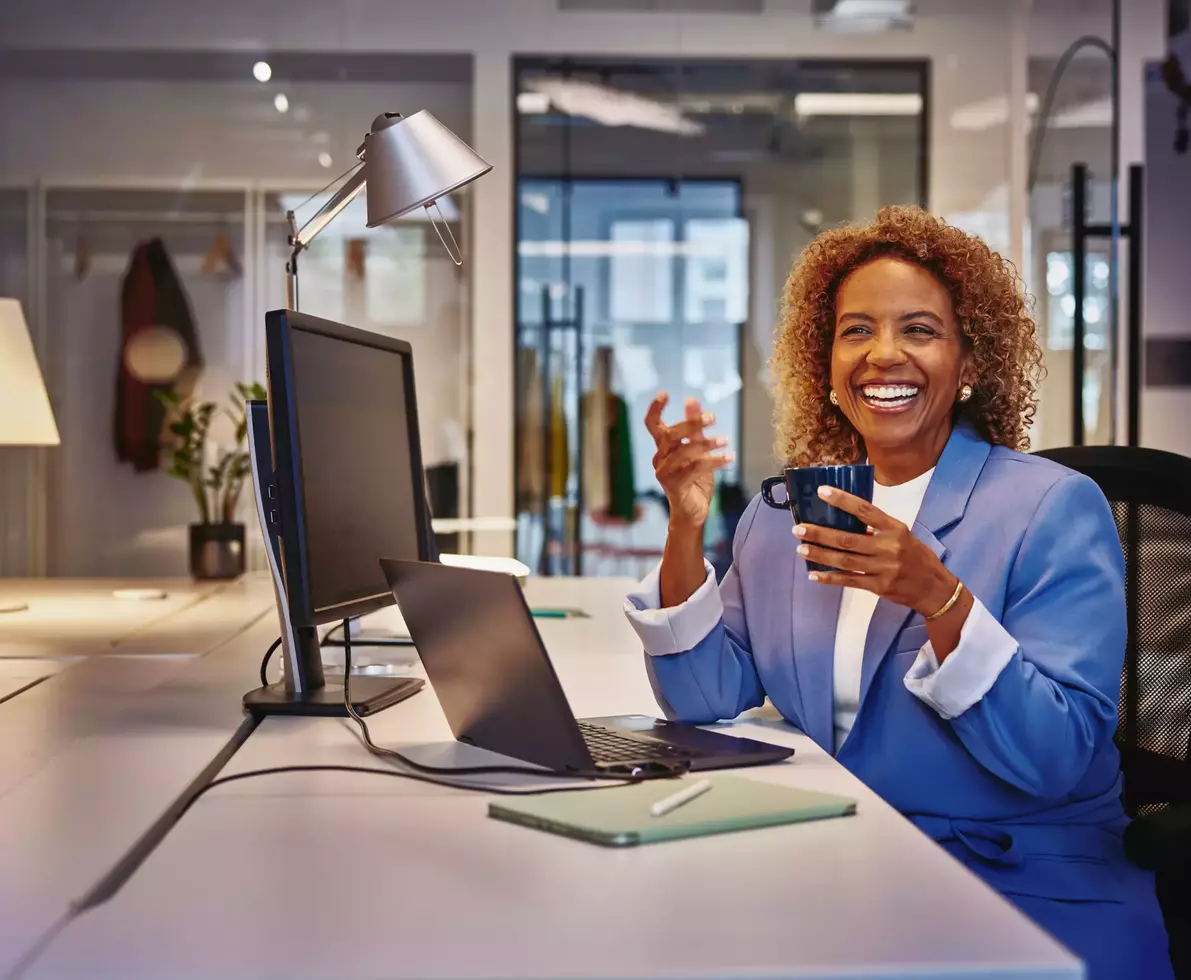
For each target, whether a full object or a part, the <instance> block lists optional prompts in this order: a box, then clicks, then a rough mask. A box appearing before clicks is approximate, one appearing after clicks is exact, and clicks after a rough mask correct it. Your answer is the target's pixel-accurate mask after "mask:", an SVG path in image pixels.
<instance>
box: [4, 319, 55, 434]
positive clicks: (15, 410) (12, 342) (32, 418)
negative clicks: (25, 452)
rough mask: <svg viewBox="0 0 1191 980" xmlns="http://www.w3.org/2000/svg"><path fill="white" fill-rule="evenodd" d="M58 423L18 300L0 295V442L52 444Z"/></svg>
mask: <svg viewBox="0 0 1191 980" xmlns="http://www.w3.org/2000/svg"><path fill="white" fill-rule="evenodd" d="M56 445H58V426H57V425H56V424H55V423H54V413H53V410H52V409H51V408H50V399H49V396H48V395H47V394H46V390H45V382H44V381H43V380H42V376H41V369H40V368H39V367H38V366H37V355H36V354H35V353H34V351H33V341H32V339H31V338H30V336H29V327H28V325H27V324H26V323H25V315H24V313H23V312H22V311H21V304H20V303H18V302H17V301H16V300H15V299H3V298H0V446H56Z"/></svg>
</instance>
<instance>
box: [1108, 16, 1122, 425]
mask: <svg viewBox="0 0 1191 980" xmlns="http://www.w3.org/2000/svg"><path fill="white" fill-rule="evenodd" d="M1110 40H1111V41H1112V64H1111V65H1110V66H1109V67H1110V69H1111V79H1110V85H1111V90H1110V91H1111V100H1112V127H1111V129H1110V137H1109V138H1110V140H1111V141H1112V145H1111V146H1110V147H1109V161H1110V162H1109V174H1108V193H1109V197H1110V204H1109V207H1110V209H1111V210H1110V214H1109V225H1110V227H1111V229H1112V231H1111V234H1112V240H1111V242H1110V244H1109V249H1110V252H1109V261H1108V317H1107V319H1108V324H1107V326H1108V351H1109V356H1108V361H1109V379H1110V384H1111V386H1112V387H1111V391H1112V400H1111V406H1112V407H1111V411H1110V412H1109V418H1110V419H1111V420H1112V425H1111V426H1110V433H1109V443H1110V444H1115V443H1116V441H1117V433H1118V432H1119V431H1120V429H1119V428H1118V426H1117V417H1118V414H1119V413H1118V412H1117V405H1118V404H1119V402H1118V401H1117V391H1118V389H1117V385H1118V384H1119V378H1120V374H1121V372H1120V361H1121V354H1120V351H1121V337H1120V324H1121V190H1120V188H1121V0H1113V2H1112V37H1111V38H1110Z"/></svg>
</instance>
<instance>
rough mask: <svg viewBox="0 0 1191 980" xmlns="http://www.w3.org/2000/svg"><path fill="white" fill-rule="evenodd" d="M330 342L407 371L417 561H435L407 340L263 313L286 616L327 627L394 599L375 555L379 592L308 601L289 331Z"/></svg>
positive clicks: (285, 313) (287, 313)
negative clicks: (374, 354) (378, 354)
mask: <svg viewBox="0 0 1191 980" xmlns="http://www.w3.org/2000/svg"><path fill="white" fill-rule="evenodd" d="M295 330H300V331H304V332H306V333H313V334H318V335H321V336H324V337H330V338H332V339H335V340H339V341H343V342H345V343H350V344H356V345H358V346H362V347H369V348H372V349H374V350H381V351H385V352H386V353H390V354H398V355H401V357H402V364H403V370H404V374H405V418H406V426H407V428H408V438H409V451H410V461H411V463H412V466H411V470H412V473H413V480H414V485H413V487H412V488H411V490H412V499H413V502H414V508H415V510H416V511H417V515H416V520H417V528H418V532H417V533H418V556H419V560H421V561H432V560H434V558H435V555H434V551H433V549H432V542H431V541H430V520H429V514H428V511H427V506H428V505H427V502H426V491H425V476H424V471H423V466H422V443H421V437H420V434H419V428H418V399H417V390H416V387H415V383H414V359H413V348H412V347H411V346H410V344H409V343H408V342H407V341H404V340H398V339H397V338H395V337H386V336H384V335H382V334H377V333H372V332H370V331H367V330H360V329H358V328H356V327H349V326H347V325H346V324H343V323H336V322H335V321H333V320H324V319H322V318H321V317H315V316H310V315H309V314H307V313H298V312H295V311H293V310H273V311H270V312H268V313H266V314H265V352H266V387H267V391H268V398H269V438H270V442H271V444H272V450H273V463H274V473H275V482H276V485H277V496H278V505H279V506H278V510H279V514H278V525H279V527H280V537H281V560H282V574H283V576H284V578H285V590H286V596H287V599H288V601H289V604H290V611H291V615H292V616H293V617H294V621H295V623H296V624H298V625H303V626H318V625H322V624H324V623H332V622H337V621H340V620H344V619H350V618H354V617H356V616H363V615H365V614H366V613H369V612H373V611H375V610H377V609H381V608H383V607H385V606H390V605H393V604H394V602H395V601H396V600H395V599H394V598H393V593H392V591H391V590H390V589H389V588H388V587H387V585H384V583H385V579H384V575H383V573H381V570H380V561H379V559H380V558H381V557H389V556H387V555H385V556H381V555H378V556H377V558H378V560H377V573H378V575H379V581H380V583H381V584H382V586H384V587H383V589H382V590H381V591H378V592H376V593H372V594H369V595H367V596H360V597H358V598H355V599H351V600H348V601H346V602H340V603H335V604H333V605H330V606H322V607H316V606H315V605H314V602H313V597H312V596H311V583H310V570H311V563H310V552H309V537H308V534H307V525H308V519H307V514H306V500H305V494H304V487H305V482H304V479H303V471H302V434H301V428H300V426H299V425H298V414H297V402H296V399H295V391H294V388H295V379H294V369H293V336H292V334H293V331H295ZM366 473H367V461H366V460H362V461H361V466H360V470H359V471H358V472H355V473H345V474H344V479H345V480H351V479H364V478H366Z"/></svg>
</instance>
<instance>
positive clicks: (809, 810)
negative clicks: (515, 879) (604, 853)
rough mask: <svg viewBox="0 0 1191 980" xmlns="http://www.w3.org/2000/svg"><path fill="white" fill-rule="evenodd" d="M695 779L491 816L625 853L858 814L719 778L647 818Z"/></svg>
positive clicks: (506, 809) (512, 808) (839, 804)
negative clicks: (635, 847) (657, 843)
mask: <svg viewBox="0 0 1191 980" xmlns="http://www.w3.org/2000/svg"><path fill="white" fill-rule="evenodd" d="M696 779H698V777H695V776H691V777H686V778H684V779H681V780H678V779H656V780H649V781H647V782H642V783H637V784H635V785H633V786H626V787H624V788H618V789H595V790H576V791H575V792H573V793H551V794H547V795H543V796H526V797H524V798H522V799H514V798H506V799H504V800H500V801H496V802H492V803H489V804H488V816H490V817H495V818H496V819H497V820H507V821H509V822H510V823H519V824H524V825H525V826H526V827H536V828H537V829H538V830H548V831H550V832H551V833H555V834H563V835H564V836H567V837H577V838H579V839H580V840H585V841H590V842H591V843H593V844H603V845H605V846H607V847H626V846H631V845H633V844H651V843H654V842H655V841H664V840H677V839H678V838H680V837H700V836H702V835H704V834H723V833H727V832H728V831H732V830H751V829H753V828H754V827H773V826H776V825H778V824H784V823H798V822H799V821H802V820H819V819H821V818H823V817H842V816H845V815H847V814H850V813H855V812H856V801H855V800H850V799H848V798H847V797H844V796H832V795H831V794H830V793H816V792H813V791H811V790H805V789H794V788H793V787H790V786H776V785H774V784H773V783H763V782H760V781H758V780H753V779H744V778H742V777H740V776H715V777H713V778H712V779H711V789H710V790H709V791H708V792H706V793H704V794H703V795H702V796H699V797H696V798H695V799H693V800H691V801H690V802H689V803H684V804H683V805H682V806H680V807H678V808H677V809H674V810H671V811H670V812H669V813H667V814H665V815H664V816H660V817H655V816H653V815H652V814H651V813H650V806H651V805H652V804H654V803H656V802H658V801H659V800H663V799H665V798H666V797H668V796H671V795H673V794H674V793H675V792H677V791H678V790H680V789H683V788H684V786H689V785H690V784H691V783H692V782H694V781H695V780H696Z"/></svg>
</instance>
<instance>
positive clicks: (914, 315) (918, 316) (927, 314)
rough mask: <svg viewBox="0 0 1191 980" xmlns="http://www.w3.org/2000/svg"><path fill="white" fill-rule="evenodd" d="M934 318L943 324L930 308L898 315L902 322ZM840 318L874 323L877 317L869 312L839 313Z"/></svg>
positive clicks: (940, 318)
mask: <svg viewBox="0 0 1191 980" xmlns="http://www.w3.org/2000/svg"><path fill="white" fill-rule="evenodd" d="M923 319H926V320H934V321H935V323H937V324H939V326H943V325H944V324H943V318H942V317H941V316H939V315H938V314H937V313H932V312H931V311H930V310H911V311H910V312H909V313H903V314H902V315H901V316H899V317H898V320H900V321H901V322H902V323H905V322H907V321H909V320H923ZM840 320H841V321H842V320H863V321H864V322H865V323H876V322H877V318H876V317H875V316H872V315H871V314H869V313H841V314H840Z"/></svg>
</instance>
